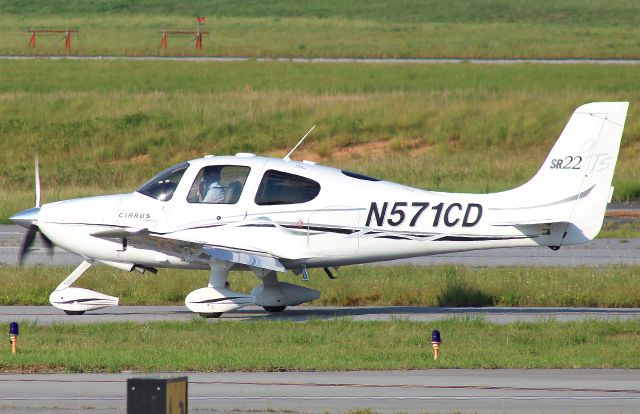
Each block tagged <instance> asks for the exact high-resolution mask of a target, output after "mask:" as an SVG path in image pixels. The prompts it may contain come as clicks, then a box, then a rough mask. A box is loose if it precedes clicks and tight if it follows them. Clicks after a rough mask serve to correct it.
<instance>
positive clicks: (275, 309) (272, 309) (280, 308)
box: [263, 305, 287, 313]
mask: <svg viewBox="0 0 640 414" xmlns="http://www.w3.org/2000/svg"><path fill="white" fill-rule="evenodd" d="M263 308H264V310H266V311H267V312H269V313H279V312H282V311H283V310H285V309H287V306H286V305H285V306H263Z"/></svg>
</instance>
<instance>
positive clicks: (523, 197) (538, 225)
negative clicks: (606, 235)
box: [11, 102, 628, 317]
mask: <svg viewBox="0 0 640 414" xmlns="http://www.w3.org/2000/svg"><path fill="white" fill-rule="evenodd" d="M627 108H628V103H627V102H598V103H589V104H586V105H583V106H581V107H579V108H578V109H576V111H575V112H574V113H573V115H572V116H571V118H570V119H569V122H568V123H567V125H566V127H565V128H564V130H563V132H562V134H561V135H560V138H559V139H558V141H557V142H556V144H555V145H554V147H553V149H552V150H551V152H550V154H549V155H548V157H547V159H546V160H545V161H544V164H542V167H541V168H540V170H539V171H538V172H537V173H536V175H535V176H534V177H533V178H532V179H531V180H530V181H528V182H527V183H525V184H524V185H522V186H520V187H518V188H515V189H512V190H509V191H503V192H499V193H493V194H457V193H443V192H435V191H428V190H423V189H419V188H411V187H407V186H404V185H401V184H395V183H392V182H387V181H383V180H378V179H375V178H372V177H368V176H365V175H361V174H358V173H354V172H350V171H345V170H340V169H336V168H330V167H324V166H321V165H316V164H314V163H312V162H307V161H294V160H291V159H290V158H289V155H287V156H286V157H285V158H284V159H274V158H265V157H259V156H254V155H253V154H236V155H235V156H216V157H214V156H207V157H204V158H200V159H196V160H192V161H188V162H184V163H182V164H179V165H176V166H173V167H171V168H169V169H168V170H166V171H163V172H161V173H160V174H158V175H157V176H155V177H153V178H152V179H151V180H149V181H148V182H147V183H145V184H143V185H142V186H141V187H140V188H139V189H138V190H136V191H135V192H133V193H130V194H118V195H107V196H100V197H89V198H80V199H74V200H65V201H58V202H54V203H49V204H44V205H42V206H39V179H38V173H37V172H36V207H35V208H32V209H29V210H26V211H23V212H21V213H18V214H16V215H14V216H13V217H11V220H12V221H14V222H15V223H18V224H20V225H22V226H24V227H27V228H28V229H29V230H28V232H27V235H26V236H25V240H24V241H23V246H22V249H21V252H20V259H21V261H22V258H23V257H24V255H25V254H26V252H27V251H28V249H29V248H30V246H31V244H32V243H33V241H34V238H35V236H36V234H37V233H38V232H39V233H41V237H42V239H43V241H44V242H45V244H46V245H48V246H49V247H50V248H51V247H52V246H53V245H57V246H60V247H62V248H63V249H65V250H68V251H70V252H73V253H76V254H78V255H80V256H82V257H84V261H83V262H82V263H81V264H80V265H79V266H78V268H76V269H75V270H74V271H73V272H72V273H71V274H70V275H69V276H68V277H67V278H66V279H65V280H64V281H63V282H62V283H61V284H60V285H59V286H58V287H57V288H56V290H55V291H54V292H53V293H52V294H51V296H50V302H51V304H52V305H53V306H55V307H57V308H60V309H62V310H64V311H65V312H67V313H69V314H80V313H83V312H85V311H90V310H94V309H99V308H104V307H108V306H115V305H117V304H118V298H116V297H112V296H108V295H106V294H103V293H99V292H95V291H92V290H88V289H83V288H77V287H71V285H72V283H73V282H74V281H75V280H76V279H77V278H78V277H80V276H81V275H82V274H83V273H84V272H85V271H86V270H87V269H88V268H89V267H90V266H92V264H94V263H95V262H100V263H103V264H106V265H109V266H113V267H116V268H118V269H123V270H127V271H132V270H139V271H144V270H150V271H155V270H156V269H157V268H179V269H207V270H210V272H211V273H210V278H209V283H208V285H207V286H206V287H203V288H201V289H197V290H194V291H193V292H191V293H189V294H188V295H187V297H186V299H185V303H186V306H187V307H188V308H189V309H190V310H191V311H193V312H196V313H199V314H201V315H203V316H205V317H218V316H220V315H221V314H222V313H224V312H229V311H233V310H235V309H238V308H241V307H243V306H247V305H253V304H255V305H259V306H263V307H264V308H265V309H266V310H267V311H270V312H279V311H282V310H284V309H285V307H287V306H293V305H299V304H301V303H305V302H309V301H312V300H314V299H317V298H319V297H320V292H319V291H317V290H313V289H309V288H306V287H302V286H298V285H294V284H290V283H285V282H279V281H278V276H277V275H278V273H282V272H287V271H293V272H296V273H298V274H299V273H302V274H303V278H304V279H307V269H310V268H324V270H325V271H326V273H327V275H328V276H329V277H331V278H333V274H332V272H331V270H330V269H331V268H335V267H338V266H344V265H350V264H357V263H369V262H377V261H384V260H392V259H402V258H409V257H416V256H426V255H433V254H439V253H447V252H460V251H467V250H475V249H489V248H499V247H500V248H504V247H524V246H548V247H550V248H552V249H554V250H557V249H559V248H560V247H561V246H565V245H572V244H580V243H585V242H587V241H589V240H592V239H593V238H594V237H595V236H596V235H597V234H598V232H599V231H600V228H601V226H602V221H603V218H604V212H605V208H606V205H607V203H608V201H609V200H610V197H611V193H612V187H611V181H612V177H613V172H614V168H615V165H616V160H617V157H618V151H619V148H620V139H621V137H622V132H623V127H624V122H625V118H626V113H627ZM294 150H295V148H294ZM290 154H291V153H290ZM36 167H37V164H36ZM231 270H251V271H253V272H254V273H255V275H256V276H257V277H258V279H260V280H261V282H262V283H260V284H259V285H258V286H257V287H256V288H254V289H253V291H252V292H251V294H249V295H247V294H244V293H239V292H234V291H232V290H230V289H229V286H228V284H227V283H226V280H227V275H228V273H229V271H231Z"/></svg>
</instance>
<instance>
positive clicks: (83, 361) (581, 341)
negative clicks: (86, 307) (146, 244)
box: [0, 318, 640, 372]
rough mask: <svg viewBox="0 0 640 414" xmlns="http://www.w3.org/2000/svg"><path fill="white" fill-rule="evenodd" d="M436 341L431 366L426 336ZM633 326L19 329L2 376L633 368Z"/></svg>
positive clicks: (345, 322)
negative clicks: (437, 334) (434, 334)
mask: <svg viewBox="0 0 640 414" xmlns="http://www.w3.org/2000/svg"><path fill="white" fill-rule="evenodd" d="M432 329H439V330H440V331H441V333H442V339H443V343H442V347H441V356H440V358H439V359H438V360H437V361H434V360H433V354H432V350H431V343H430V342H431V330H432ZM639 337H640V321H638V320H631V321H619V322H599V321H594V320H592V321H585V322H571V323H560V322H556V321H553V320H547V321H537V322H520V323H515V324H507V325H499V324H494V323H489V322H486V321H484V320H482V319H481V318H477V319H446V320H441V321H435V322H429V323H422V322H411V321H407V320H392V321H388V322H373V321H353V320H350V319H348V318H342V319H339V320H333V321H320V320H312V321H307V322H272V321H254V322H250V321H243V322H237V321H236V322H232V321H216V322H213V323H210V322H207V321H204V320H199V319H194V320H193V321H191V322H188V323H176V322H154V323H144V324H137V323H105V324H93V325H86V324H81V325H69V324H58V325H44V326H43V325H38V324H30V323H23V324H22V325H21V331H20V336H19V343H18V346H19V352H18V354H17V355H12V354H11V353H10V352H11V351H10V350H9V347H8V346H6V347H4V348H3V350H2V352H0V371H2V372H52V371H53V372H119V371H124V370H134V371H147V372H152V371H236V370H242V371H288V370H314V371H316V370H317V371H324V370H345V371H346V370H362V369H365V370H386V369H429V368H638V367H640V347H638V346H637V342H638V338H639Z"/></svg>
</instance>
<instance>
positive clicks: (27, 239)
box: [9, 154, 53, 265]
mask: <svg viewBox="0 0 640 414" xmlns="http://www.w3.org/2000/svg"><path fill="white" fill-rule="evenodd" d="M35 178H36V180H35V185H36V188H35V190H36V191H35V192H36V206H35V207H33V208H30V209H28V210H25V211H22V212H20V213H18V214H14V215H13V216H11V217H10V218H9V220H11V221H13V222H14V223H16V224H18V225H20V226H22V227H24V228H26V229H27V234H26V235H25V236H24V239H22V245H21V246H20V252H19V253H18V262H19V264H20V265H22V264H23V262H24V258H25V256H26V255H27V253H28V252H29V251H30V250H31V246H32V245H33V242H34V241H35V239H36V235H37V234H38V233H40V240H42V244H44V246H45V247H46V248H47V250H48V251H49V255H53V243H52V242H51V240H49V238H48V237H47V236H45V235H44V233H42V232H41V231H40V228H39V227H38V214H39V213H40V167H39V162H38V154H36V157H35Z"/></svg>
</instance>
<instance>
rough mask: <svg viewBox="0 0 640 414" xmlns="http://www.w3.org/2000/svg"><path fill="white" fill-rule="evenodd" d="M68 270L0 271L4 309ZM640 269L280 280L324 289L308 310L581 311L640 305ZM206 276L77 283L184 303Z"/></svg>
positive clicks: (238, 277)
mask: <svg viewBox="0 0 640 414" xmlns="http://www.w3.org/2000/svg"><path fill="white" fill-rule="evenodd" d="M72 270H73V268H71V267H44V266H36V267H24V268H20V267H16V266H2V267H0V283H1V284H2V290H0V305H48V304H49V299H48V298H49V294H50V293H51V292H52V291H53V290H54V289H55V287H56V286H57V285H58V284H59V283H60V282H61V281H62V280H63V279H64V278H65V277H66V276H67V275H68V274H69V273H71V271H72ZM639 273H640V268H638V267H609V268H539V267H504V268H500V267H498V268H470V267H463V266H432V267H417V266H388V267H387V266H375V267H374V266H350V267H345V268H341V269H340V271H339V272H338V274H337V275H338V279H336V280H330V279H328V278H327V277H326V275H325V274H324V272H323V271H322V270H319V269H317V270H316V269H314V270H311V271H310V275H311V280H310V281H309V282H303V281H302V280H301V279H300V277H299V276H295V275H293V274H287V275H281V276H280V277H279V279H280V280H282V281H287V282H290V283H295V284H298V285H304V286H306V287H310V288H313V289H318V290H320V292H321V295H322V296H321V298H320V299H318V300H316V301H314V302H311V303H310V304H311V305H332V306H389V305H396V306H443V307H458V306H523V307H536V306H542V307H545V306H546V307H549V306H578V307H610V308H621V307H625V308H637V307H640V278H638V274H639ZM208 279H209V273H208V272H206V271H183V270H164V269H163V270H161V271H160V272H159V273H158V274H157V275H153V274H144V275H141V274H139V273H137V272H132V273H126V272H123V271H120V270H117V269H113V268H109V267H106V266H101V265H98V266H95V267H93V268H91V269H90V270H89V271H88V272H87V273H86V274H85V275H84V276H83V277H82V278H81V279H79V280H78V281H77V282H76V283H75V284H74V286H78V287H85V288H89V289H93V290H96V291H99V292H103V293H106V294H109V295H114V296H118V297H120V303H121V304H122V305H134V304H138V305H162V304H175V305H182V304H184V298H185V296H186V295H187V294H188V293H189V292H191V291H192V290H195V289H198V288H201V287H204V286H206V283H207V281H208ZM229 281H230V283H231V288H232V289H233V290H234V291H239V292H245V293H249V292H250V291H251V289H253V287H255V286H256V285H258V283H259V281H258V279H257V278H256V277H255V276H254V275H253V273H250V272H232V273H231V275H230V278H229Z"/></svg>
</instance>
